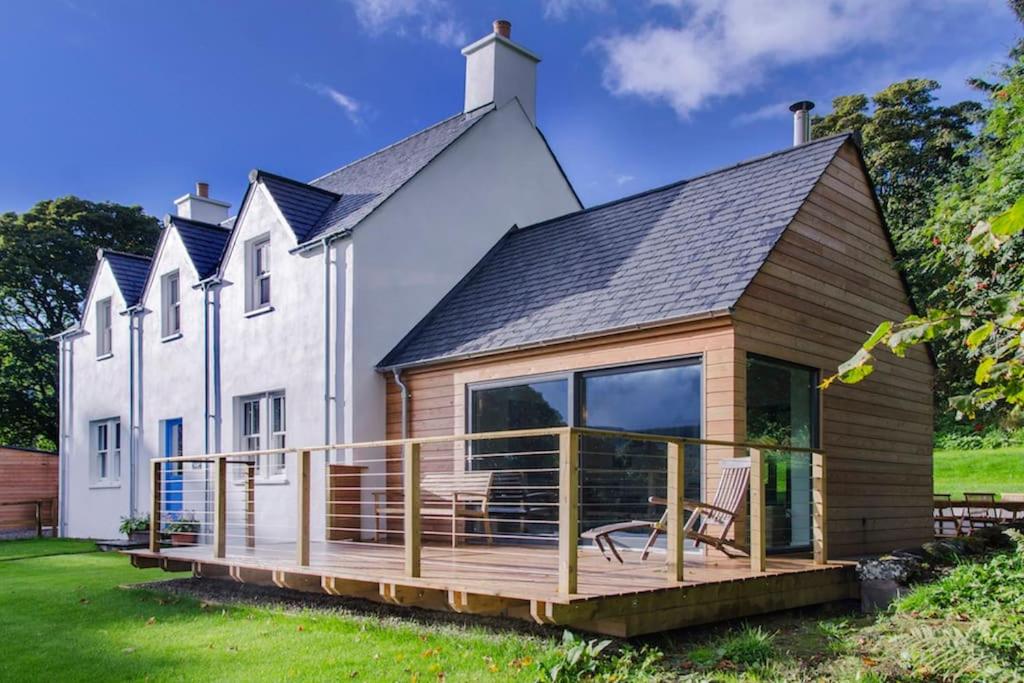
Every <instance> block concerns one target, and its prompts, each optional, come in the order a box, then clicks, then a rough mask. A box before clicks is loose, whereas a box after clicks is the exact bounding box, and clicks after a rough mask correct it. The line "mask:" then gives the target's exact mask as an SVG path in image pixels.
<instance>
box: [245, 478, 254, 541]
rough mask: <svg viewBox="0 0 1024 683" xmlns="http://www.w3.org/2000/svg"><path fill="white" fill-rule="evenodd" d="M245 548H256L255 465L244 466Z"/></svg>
mask: <svg viewBox="0 0 1024 683" xmlns="http://www.w3.org/2000/svg"><path fill="white" fill-rule="evenodd" d="M245 547H246V548H255V547H256V465H255V464H249V465H246V466H245Z"/></svg>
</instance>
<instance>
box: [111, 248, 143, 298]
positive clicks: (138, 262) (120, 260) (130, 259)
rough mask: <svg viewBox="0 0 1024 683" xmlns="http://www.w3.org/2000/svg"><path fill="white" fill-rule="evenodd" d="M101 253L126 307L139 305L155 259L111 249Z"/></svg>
mask: <svg viewBox="0 0 1024 683" xmlns="http://www.w3.org/2000/svg"><path fill="white" fill-rule="evenodd" d="M100 252H101V257H102V258H105V259H106V260H107V263H109V264H110V270H111V271H113V273H114V280H115V281H116V282H117V288H118V289H120V290H121V296H123V297H124V303H125V306H128V307H130V306H134V305H135V304H137V303H139V296H140V295H141V294H142V288H143V287H145V286H146V278H147V277H148V275H149V265H150V263H152V261H153V259H151V258H149V257H148V256H139V255H137V254H125V253H124V252H120V251H111V250H110V249H101V250H100Z"/></svg>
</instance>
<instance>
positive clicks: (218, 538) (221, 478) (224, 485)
mask: <svg viewBox="0 0 1024 683" xmlns="http://www.w3.org/2000/svg"><path fill="white" fill-rule="evenodd" d="M214 467H215V473H214V479H213V556H214V557H216V558H223V557H224V556H226V555H227V549H228V538H227V536H228V500H227V499H228V461H227V460H226V459H225V458H217V459H216V460H215V461H214Z"/></svg>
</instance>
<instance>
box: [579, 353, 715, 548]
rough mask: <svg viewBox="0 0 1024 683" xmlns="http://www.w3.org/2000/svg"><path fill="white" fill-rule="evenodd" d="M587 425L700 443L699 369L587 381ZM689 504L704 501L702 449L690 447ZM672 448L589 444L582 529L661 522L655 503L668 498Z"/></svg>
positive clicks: (603, 441)
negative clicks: (667, 450) (667, 459)
mask: <svg viewBox="0 0 1024 683" xmlns="http://www.w3.org/2000/svg"><path fill="white" fill-rule="evenodd" d="M578 386H579V401H578V407H579V424H580V425H581V426H585V427H595V428H598V429H615V430H622V431H629V432H642V433H647V434H661V435H669V436H681V437H696V438H699V437H700V425H701V419H700V418H701V366H700V363H699V362H696V361H694V362H685V363H673V364H662V365H646V366H638V367H627V368H615V369H611V370H599V371H595V372H586V373H582V374H581V375H580V377H579V384H578ZM685 456H686V457H685V462H686V497H688V498H697V499H699V498H700V485H701V464H700V448H699V447H687V448H686V451H685ZM665 477H666V462H665V446H664V445H662V444H653V443H650V442H639V441H632V440H629V439H620V438H597V437H586V438H584V440H583V446H582V448H581V454H580V486H581V491H580V500H581V504H582V508H583V509H582V511H581V515H580V517H581V520H582V524H581V526H582V527H583V528H585V529H586V528H593V527H596V526H600V525H601V524H609V523H613V522H621V521H624V520H632V519H645V520H646V519H650V520H652V521H653V520H657V519H658V518H659V517H661V515H662V513H663V512H664V511H665V510H664V507H663V506H660V505H655V504H652V503H651V502H650V500H649V499H650V498H651V497H652V496H655V497H660V498H664V497H665V495H666V488H665V486H666V484H665V481H666V479H665Z"/></svg>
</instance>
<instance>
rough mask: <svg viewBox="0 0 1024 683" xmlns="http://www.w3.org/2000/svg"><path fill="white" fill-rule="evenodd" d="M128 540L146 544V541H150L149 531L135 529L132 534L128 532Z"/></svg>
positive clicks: (133, 542)
mask: <svg viewBox="0 0 1024 683" xmlns="http://www.w3.org/2000/svg"><path fill="white" fill-rule="evenodd" d="M128 542H129V543H132V544H136V543H141V544H146V543H149V531H133V532H131V533H130V534H128Z"/></svg>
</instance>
